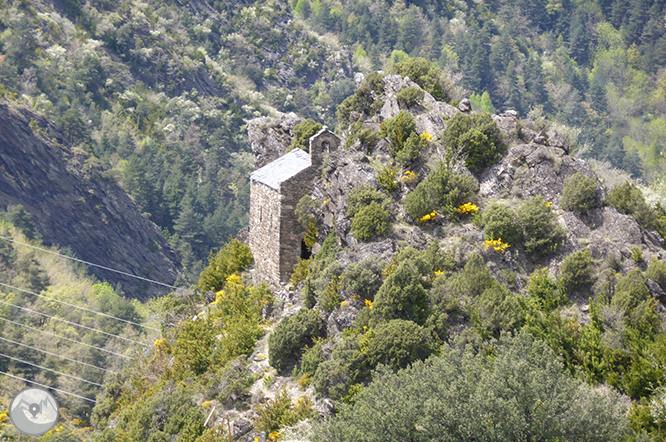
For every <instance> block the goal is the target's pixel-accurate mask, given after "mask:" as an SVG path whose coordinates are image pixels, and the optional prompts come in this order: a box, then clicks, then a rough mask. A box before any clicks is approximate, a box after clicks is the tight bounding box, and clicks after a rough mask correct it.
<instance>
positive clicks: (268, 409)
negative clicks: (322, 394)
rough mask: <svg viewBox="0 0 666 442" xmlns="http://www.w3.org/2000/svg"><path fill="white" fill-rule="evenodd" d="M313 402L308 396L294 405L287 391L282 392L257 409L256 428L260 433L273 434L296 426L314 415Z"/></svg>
mask: <svg viewBox="0 0 666 442" xmlns="http://www.w3.org/2000/svg"><path fill="white" fill-rule="evenodd" d="M313 405H314V404H313V403H312V400H311V399H309V398H308V397H307V396H305V397H304V398H303V400H301V401H298V402H296V403H295V404H293V405H292V403H291V397H290V396H289V394H287V390H286V389H283V390H281V391H280V392H279V393H278V394H277V395H275V397H274V398H273V399H269V400H268V401H267V402H266V403H265V404H262V405H258V406H257V408H256V411H257V417H256V419H255V421H254V426H255V428H256V429H257V430H258V431H265V432H266V433H271V432H273V431H278V430H279V429H281V428H284V427H288V426H291V425H294V424H295V423H297V422H298V421H301V420H303V419H307V418H309V417H312V416H313V415H314V410H313V409H312V406H313Z"/></svg>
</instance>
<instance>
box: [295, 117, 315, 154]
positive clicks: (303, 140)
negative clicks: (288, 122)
mask: <svg viewBox="0 0 666 442" xmlns="http://www.w3.org/2000/svg"><path fill="white" fill-rule="evenodd" d="M322 127H323V126H322V125H321V124H319V123H317V122H316V121H314V120H313V119H310V118H309V119H307V120H305V121H303V122H302V123H298V124H297V125H296V126H294V139H293V141H292V142H291V146H290V147H289V150H292V149H295V148H297V147H298V148H300V149H303V150H304V151H306V152H309V151H310V137H311V136H313V135H315V134H316V133H317V132H319V131H320V130H321V128H322Z"/></svg>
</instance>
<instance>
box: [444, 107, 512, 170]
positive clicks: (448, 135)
mask: <svg viewBox="0 0 666 442" xmlns="http://www.w3.org/2000/svg"><path fill="white" fill-rule="evenodd" d="M443 140H444V141H445V142H446V144H448V146H449V147H450V148H451V149H453V150H461V151H462V152H463V153H464V154H465V155H467V159H466V160H465V165H466V166H467V168H468V169H470V170H481V169H483V168H486V167H488V166H491V165H493V164H495V163H496V162H498V161H499V160H500V159H501V158H502V154H503V153H504V152H505V151H506V145H505V144H504V141H503V139H502V133H501V132H500V130H499V128H498V127H497V123H495V121H494V120H493V119H492V117H491V116H490V115H489V114H487V113H485V112H484V113H478V114H472V115H468V114H465V113H462V112H458V113H457V114H456V115H454V116H453V118H451V120H449V122H448V124H447V125H446V130H445V131H444V136H443Z"/></svg>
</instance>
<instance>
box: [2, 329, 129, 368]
mask: <svg viewBox="0 0 666 442" xmlns="http://www.w3.org/2000/svg"><path fill="white" fill-rule="evenodd" d="M0 340H2V341H5V342H9V343H10V344H15V345H20V346H21V347H26V348H29V349H31V350H36V351H38V352H40V353H45V354H47V355H49V356H55V357H56V358H61V359H64V360H66V361H70V362H75V363H77V364H81V365H85V366H86V367H91V368H96V369H98V370H102V371H106V372H109V373H117V372H116V371H113V370H107V369H106V368H102V367H98V366H97V365H92V364H88V363H86V362H81V361H77V360H76V359H72V358H68V357H67V356H63V355H59V354H55V353H51V352H49V351H46V350H42V349H41V348H37V347H32V346H30V345H26V344H22V343H20V342H16V341H12V340H11V339H6V338H3V337H0Z"/></svg>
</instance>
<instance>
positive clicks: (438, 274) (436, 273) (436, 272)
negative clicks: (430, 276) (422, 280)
mask: <svg viewBox="0 0 666 442" xmlns="http://www.w3.org/2000/svg"><path fill="white" fill-rule="evenodd" d="M443 274H444V272H442V271H441V270H435V277H437V276H442V275H443Z"/></svg>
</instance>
